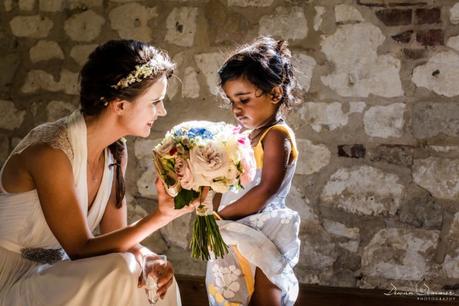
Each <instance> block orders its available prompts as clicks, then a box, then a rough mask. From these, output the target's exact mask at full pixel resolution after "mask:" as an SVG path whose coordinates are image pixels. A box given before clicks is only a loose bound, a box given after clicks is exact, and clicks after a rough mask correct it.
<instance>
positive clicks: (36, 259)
mask: <svg viewBox="0 0 459 306" xmlns="http://www.w3.org/2000/svg"><path fill="white" fill-rule="evenodd" d="M173 68H174V64H173V63H172V62H171V60H170V58H169V57H168V56H167V54H165V53H163V52H161V51H159V50H157V49H156V48H154V47H152V46H150V45H148V44H145V43H142V42H139V41H133V40H116V41H109V42H107V43H105V44H103V45H101V46H99V47H98V48H97V49H96V50H95V51H93V52H92V54H91V55H90V56H89V59H88V61H87V63H86V64H85V66H84V67H83V69H82V71H81V73H80V80H81V84H80V85H81V90H80V102H81V107H80V110H78V111H75V112H74V113H73V114H71V115H70V116H68V117H65V118H62V119H60V120H58V121H56V122H52V123H46V124H43V125H40V126H38V127H36V128H34V129H33V130H32V131H31V132H30V133H29V134H28V135H27V136H26V137H25V138H24V139H23V140H22V141H21V142H20V143H19V144H18V146H17V147H16V148H15V149H14V150H13V152H12V153H11V155H10V156H9V158H8V159H7V161H6V162H5V164H4V166H3V168H2V170H1V172H0V305H5V306H6V305H8V306H15V305H22V306H24V305H48V306H49V305H110V306H113V305H123V306H124V305H135V306H137V305H148V304H149V300H148V298H147V294H146V291H145V288H143V287H145V282H144V281H143V280H142V279H143V278H142V277H141V270H142V269H141V263H142V258H143V257H144V256H146V255H149V256H148V258H151V256H150V254H151V253H152V252H151V251H150V250H148V249H147V248H145V247H143V246H141V245H140V244H139V242H140V241H142V240H143V239H145V238H146V237H147V236H148V235H150V234H151V233H152V232H154V231H156V230H158V229H159V228H161V227H162V226H164V225H166V224H167V223H169V222H170V221H171V220H173V219H175V218H177V217H179V216H181V215H183V214H185V213H188V212H191V211H192V210H193V209H194V205H191V206H190V207H188V208H184V209H181V210H175V209H174V205H173V200H172V198H170V197H169V196H168V195H167V194H166V193H165V191H164V188H163V185H162V184H161V183H158V182H157V183H156V188H157V190H158V207H157V209H156V210H155V211H153V212H152V213H151V214H150V215H148V216H146V217H144V218H143V219H141V220H139V221H138V222H137V223H135V224H131V225H128V224H127V212H126V201H125V198H124V192H125V187H124V186H125V185H124V178H123V177H124V172H125V169H126V164H127V149H126V146H125V143H124V140H123V139H124V138H123V137H124V136H126V135H133V136H140V137H148V136H149V134H150V129H151V127H152V125H153V124H154V122H155V121H156V119H157V118H158V117H161V116H165V115H166V110H165V108H164V104H163V99H164V96H165V94H166V88H167V82H168V78H169V76H170V75H171V74H172V71H173ZM195 205H196V204H195ZM97 227H98V228H99V231H100V235H98V236H94V235H93V231H94V230H95V229H96V228H97ZM149 273H150V274H154V273H155V272H153V271H150V272H149ZM156 276H157V277H158V286H159V289H158V294H159V295H160V297H161V298H162V299H160V300H159V302H158V304H157V305H180V304H181V302H180V295H179V292H178V288H177V284H176V282H175V280H174V278H173V270H172V267H171V265H170V264H169V263H168V264H167V267H166V268H165V271H163V273H161V275H156Z"/></svg>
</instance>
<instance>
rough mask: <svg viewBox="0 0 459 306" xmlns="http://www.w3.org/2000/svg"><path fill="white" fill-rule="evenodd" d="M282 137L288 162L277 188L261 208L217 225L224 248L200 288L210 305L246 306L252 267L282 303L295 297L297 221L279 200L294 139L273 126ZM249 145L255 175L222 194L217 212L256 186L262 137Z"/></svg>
mask: <svg viewBox="0 0 459 306" xmlns="http://www.w3.org/2000/svg"><path fill="white" fill-rule="evenodd" d="M270 129H278V130H280V131H282V132H284V133H286V134H287V135H288V137H289V139H290V142H291V144H292V157H293V161H292V162H291V163H290V164H289V165H288V168H287V171H286V174H285V177H284V180H283V181H282V183H281V186H280V187H279V190H278V191H277V192H276V193H275V194H274V195H273V196H272V197H271V198H270V199H268V201H267V203H266V206H265V208H264V209H263V210H261V211H259V212H258V213H256V214H253V215H251V216H248V217H245V218H242V219H240V220H237V221H218V224H219V228H220V232H221V234H222V237H223V240H224V241H225V242H226V244H227V245H229V246H230V249H229V253H228V254H227V255H226V256H225V257H224V258H223V259H216V260H210V261H209V262H208V263H207V272H206V286H207V295H208V297H209V302H210V305H212V306H237V305H248V303H249V302H250V298H251V296H252V294H253V291H254V277H255V270H256V267H258V268H259V269H261V270H262V271H263V272H264V274H265V275H266V276H267V277H268V278H269V280H270V281H271V282H272V283H273V284H274V285H276V286H277V287H278V288H279V289H280V290H281V291H282V305H293V304H294V303H295V301H296V298H297V296H298V280H297V279H296V277H295V274H294V272H293V267H294V266H295V265H296V263H297V262H298V256H299V250H300V240H299V238H298V233H299V226H300V217H299V215H298V213H297V212H296V211H294V210H291V209H290V208H288V207H287V206H286V204H285V199H286V197H287V195H288V192H289V190H290V186H291V183H292V179H293V176H294V174H295V168H296V161H297V156H298V151H297V149H296V142H295V135H294V134H293V132H292V131H291V129H290V128H288V127H287V126H285V125H280V124H279V125H274V126H273V127H271V128H270ZM270 129H268V130H267V131H265V133H264V134H263V135H262V136H261V139H260V141H259V142H258V145H256V146H255V147H254V155H255V159H256V163H257V172H256V175H255V178H254V179H253V181H252V182H251V183H250V184H249V186H247V187H246V188H245V189H244V190H242V191H239V192H237V193H235V192H227V193H225V194H223V197H222V200H221V204H220V207H219V210H222V209H223V208H225V207H226V206H228V205H231V203H233V202H234V201H236V200H238V199H239V198H241V197H242V196H243V195H244V194H245V193H247V192H248V191H250V189H252V188H253V187H255V186H256V185H258V184H259V183H260V180H261V171H262V168H263V147H262V140H263V137H264V136H265V135H266V134H267V133H268V131H269V130H270Z"/></svg>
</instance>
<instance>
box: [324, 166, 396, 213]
mask: <svg viewBox="0 0 459 306" xmlns="http://www.w3.org/2000/svg"><path fill="white" fill-rule="evenodd" d="M399 182H400V178H399V177H398V176H397V175H395V174H392V173H386V172H384V171H382V170H380V169H377V168H373V167H369V166H360V167H354V168H342V169H339V170H338V171H336V172H335V173H334V174H333V175H332V176H331V177H330V180H329V181H328V182H327V184H326V185H325V187H324V188H323V190H322V194H321V195H320V200H321V202H322V203H324V204H328V205H333V206H336V207H338V208H341V209H343V210H344V211H346V212H348V213H353V214H358V215H368V216H372V215H373V216H374V215H394V214H395V213H396V212H397V210H398V208H399V206H400V201H401V199H402V197H403V191H404V186H403V185H402V184H400V183H399Z"/></svg>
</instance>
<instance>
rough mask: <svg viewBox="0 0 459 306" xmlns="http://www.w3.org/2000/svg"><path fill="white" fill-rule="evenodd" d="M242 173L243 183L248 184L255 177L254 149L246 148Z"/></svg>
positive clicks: (243, 184)
mask: <svg viewBox="0 0 459 306" xmlns="http://www.w3.org/2000/svg"><path fill="white" fill-rule="evenodd" d="M241 167H242V174H241V176H240V180H241V185H242V186H244V187H245V186H247V185H248V184H249V183H250V182H251V181H252V180H253V178H254V177H255V172H256V165H255V159H254V157H253V151H252V150H250V151H249V150H245V151H244V154H243V157H242V159H241Z"/></svg>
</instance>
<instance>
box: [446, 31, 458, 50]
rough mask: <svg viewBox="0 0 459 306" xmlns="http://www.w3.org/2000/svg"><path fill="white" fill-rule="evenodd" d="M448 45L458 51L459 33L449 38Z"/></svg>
mask: <svg viewBox="0 0 459 306" xmlns="http://www.w3.org/2000/svg"><path fill="white" fill-rule="evenodd" d="M446 45H447V46H448V47H450V48H453V49H454V50H456V51H459V35H458V36H452V37H450V38H448V41H447V42H446Z"/></svg>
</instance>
